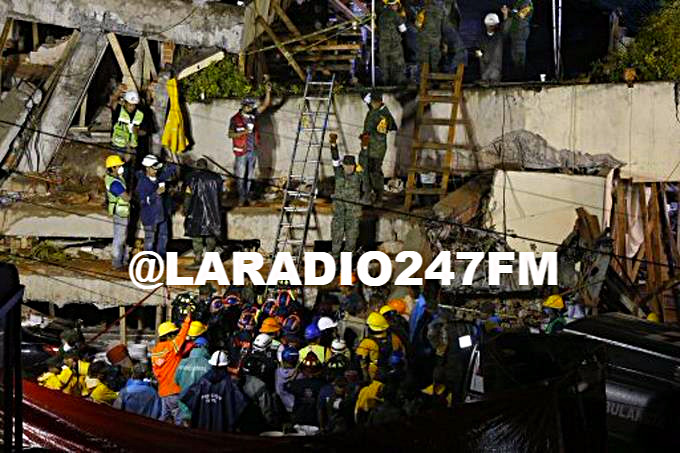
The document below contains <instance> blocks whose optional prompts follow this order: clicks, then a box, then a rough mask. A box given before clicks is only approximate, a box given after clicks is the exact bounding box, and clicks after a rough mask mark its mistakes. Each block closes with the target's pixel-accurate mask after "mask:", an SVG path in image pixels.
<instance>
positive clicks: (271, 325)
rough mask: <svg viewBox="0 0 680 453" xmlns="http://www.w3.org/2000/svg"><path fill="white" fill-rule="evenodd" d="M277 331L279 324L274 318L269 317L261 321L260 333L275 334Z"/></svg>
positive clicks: (279, 328)
mask: <svg viewBox="0 0 680 453" xmlns="http://www.w3.org/2000/svg"><path fill="white" fill-rule="evenodd" d="M279 330H281V323H280V322H278V321H277V320H276V318H272V317H269V318H266V319H265V320H264V321H262V327H260V332H261V333H275V332H278V331H279Z"/></svg>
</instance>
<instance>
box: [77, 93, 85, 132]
mask: <svg viewBox="0 0 680 453" xmlns="http://www.w3.org/2000/svg"><path fill="white" fill-rule="evenodd" d="M86 114H87V93H85V96H84V97H83V102H81V103H80V117H79V118H78V126H80V127H85V115H86Z"/></svg>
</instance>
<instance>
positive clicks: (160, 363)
mask: <svg viewBox="0 0 680 453" xmlns="http://www.w3.org/2000/svg"><path fill="white" fill-rule="evenodd" d="M190 324H191V315H187V317H186V318H185V319H184V323H182V328H181V329H180V330H179V333H178V334H177V336H176V337H175V339H174V340H172V341H162V342H160V343H158V344H157V345H156V347H154V348H153V351H151V365H152V366H153V374H155V375H156V379H158V395H159V396H161V397H163V396H169V395H176V394H178V393H179V392H180V390H181V389H180V388H179V386H178V385H177V383H175V371H177V367H178V366H179V362H180V361H181V360H182V354H181V352H182V351H181V348H182V345H183V344H184V340H186V338H187V334H188V333H189V325H190Z"/></svg>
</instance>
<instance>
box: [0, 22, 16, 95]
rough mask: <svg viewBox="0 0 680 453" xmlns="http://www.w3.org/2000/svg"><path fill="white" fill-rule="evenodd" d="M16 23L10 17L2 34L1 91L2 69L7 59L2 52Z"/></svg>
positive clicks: (0, 59)
mask: <svg viewBox="0 0 680 453" xmlns="http://www.w3.org/2000/svg"><path fill="white" fill-rule="evenodd" d="M13 24H14V19H12V18H11V17H8V18H7V20H6V21H5V25H4V26H3V27H2V34H0V91H2V69H3V66H4V65H5V59H4V58H3V57H2V54H3V53H4V51H5V46H6V45H7V39H8V38H9V36H10V35H11V32H12V25H13Z"/></svg>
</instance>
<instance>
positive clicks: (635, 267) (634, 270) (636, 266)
mask: <svg viewBox="0 0 680 453" xmlns="http://www.w3.org/2000/svg"><path fill="white" fill-rule="evenodd" d="M644 257H645V244H641V245H640V249H639V250H638V252H637V254H636V255H635V257H634V258H633V260H632V266H631V269H630V272H629V273H628V278H629V279H630V281H631V282H632V283H635V280H636V279H637V274H638V272H639V271H640V265H641V264H642V260H643V259H644Z"/></svg>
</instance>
